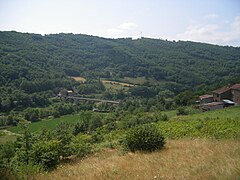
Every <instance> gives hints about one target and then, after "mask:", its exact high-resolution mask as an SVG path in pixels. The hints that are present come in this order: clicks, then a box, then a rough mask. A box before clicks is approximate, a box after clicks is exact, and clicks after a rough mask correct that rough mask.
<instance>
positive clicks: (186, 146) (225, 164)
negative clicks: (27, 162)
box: [35, 139, 240, 180]
mask: <svg viewBox="0 0 240 180" xmlns="http://www.w3.org/2000/svg"><path fill="white" fill-rule="evenodd" d="M239 152H240V141H237V140H220V141H217V140H210V139H194V140H189V139H183V140H168V141H167V144H166V147H165V148H164V149H163V150H160V151H156V152H152V153H142V152H136V153H127V154H125V155H120V154H119V151H118V150H117V149H105V150H104V151H101V152H99V153H96V154H94V155H92V156H90V157H86V158H85V159H83V160H77V161H74V162H72V164H66V165H61V166H59V167H58V169H57V170H55V171H53V172H50V173H47V174H41V175H38V176H37V177H35V178H36V179H74V180H75V179H90V180H91V179H92V180H95V179H99V180H103V179H229V180H230V179H239V178H240V168H239V167H240V153H239Z"/></svg>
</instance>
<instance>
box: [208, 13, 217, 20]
mask: <svg viewBox="0 0 240 180" xmlns="http://www.w3.org/2000/svg"><path fill="white" fill-rule="evenodd" d="M218 17H219V16H218V15H217V14H208V15H206V16H205V18H207V19H217V18H218Z"/></svg>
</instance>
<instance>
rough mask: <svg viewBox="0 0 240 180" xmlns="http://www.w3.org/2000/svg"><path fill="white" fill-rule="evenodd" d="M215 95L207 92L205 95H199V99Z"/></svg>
mask: <svg viewBox="0 0 240 180" xmlns="http://www.w3.org/2000/svg"><path fill="white" fill-rule="evenodd" d="M212 97H213V95H210V94H205V95H202V96H199V99H201V100H202V99H207V98H212Z"/></svg>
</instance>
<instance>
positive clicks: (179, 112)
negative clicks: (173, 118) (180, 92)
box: [177, 107, 189, 116]
mask: <svg viewBox="0 0 240 180" xmlns="http://www.w3.org/2000/svg"><path fill="white" fill-rule="evenodd" d="M188 113H189V112H188V110H187V109H185V108H184V107H180V108H178V109H177V115H178V116H179V115H188Z"/></svg>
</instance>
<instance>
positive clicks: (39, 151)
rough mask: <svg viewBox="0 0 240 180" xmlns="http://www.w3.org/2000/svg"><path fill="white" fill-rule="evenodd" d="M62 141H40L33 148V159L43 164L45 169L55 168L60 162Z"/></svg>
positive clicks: (36, 162) (38, 163)
mask: <svg viewBox="0 0 240 180" xmlns="http://www.w3.org/2000/svg"><path fill="white" fill-rule="evenodd" d="M60 148H61V147H60V141H57V140H50V141H39V142H37V143H35V144H34V145H33V147H32V150H31V160H32V161H33V162H34V163H35V164H37V165H41V166H42V167H43V168H44V169H46V170H47V169H52V168H55V167H56V166H57V165H58V163H59V160H60V159H59V157H60V156H59V149H60Z"/></svg>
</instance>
